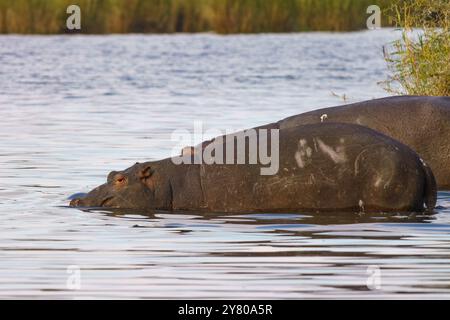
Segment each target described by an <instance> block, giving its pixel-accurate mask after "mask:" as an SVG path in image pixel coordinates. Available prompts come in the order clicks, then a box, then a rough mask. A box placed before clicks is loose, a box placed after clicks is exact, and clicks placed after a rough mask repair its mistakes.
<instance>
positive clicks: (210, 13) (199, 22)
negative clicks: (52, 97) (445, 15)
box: [0, 0, 390, 34]
mask: <svg viewBox="0 0 450 320" xmlns="http://www.w3.org/2000/svg"><path fill="white" fill-rule="evenodd" d="M389 2H390V1H389V0H76V1H74V0H0V33H44V34H45V33H63V32H66V28H65V20H66V18H67V14H66V8H67V6H68V5H70V4H77V5H79V6H80V8H81V11H82V30H81V32H83V33H129V32H139V33H141V32H148V33H172V32H205V31H213V32H217V33H224V34H226V33H259V32H298V31H321V30H322V31H350V30H358V29H363V28H365V23H366V19H367V14H366V8H367V7H368V6H369V5H371V4H378V5H380V7H386V6H387V5H388V4H389Z"/></svg>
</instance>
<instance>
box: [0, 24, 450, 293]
mask: <svg viewBox="0 0 450 320" xmlns="http://www.w3.org/2000/svg"><path fill="white" fill-rule="evenodd" d="M398 36H399V35H398V34H396V33H394V32H393V31H389V30H383V31H373V32H359V33H348V34H328V33H304V34H292V35H258V36H255V35H252V36H247V35H245V36H226V37H224V36H216V35H209V34H203V35H170V36H166V35H163V36H141V35H129V36H116V35H113V36H78V35H68V36H32V37H31V36H27V37H26V36H0V142H1V145H0V208H1V219H0V297H1V298H18V297H21V298H330V297H338V298H400V297H406V298H408V297H411V298H449V297H450V295H449V294H450V268H449V263H450V209H446V208H447V207H449V206H450V194H446V193H440V195H439V201H438V202H439V203H438V204H439V206H440V208H439V209H438V210H437V211H436V212H437V213H436V214H435V215H432V216H417V215H414V214H411V215H395V214H394V215H378V216H369V215H367V214H339V213H336V214H333V215H331V214H330V215H310V214H306V213H293V214H285V215H279V214H270V213H267V214H247V215H246V214H243V215H206V216H205V215H201V214H198V213H196V212H191V213H170V212H157V213H154V214H147V215H145V214H140V213H142V212H128V213H127V212H125V213H124V212H122V213H120V214H119V213H111V212H106V211H96V212H95V211H94V212H87V211H80V210H77V209H73V208H68V207H66V205H67V197H68V196H70V195H71V194H73V193H75V192H82V191H88V190H89V189H90V188H92V187H93V186H96V185H98V184H100V183H103V182H104V180H105V176H106V174H107V173H108V172H109V171H110V170H112V169H124V168H126V167H128V166H130V165H132V164H133V163H134V162H136V161H145V160H154V159H158V158H162V157H166V156H168V155H170V153H171V150H172V148H173V146H174V145H175V142H173V141H171V140H170V134H171V133H172V132H173V130H175V129H188V130H193V126H194V121H202V122H203V126H204V127H205V129H211V128H219V129H228V128H234V129H242V128H249V127H253V126H256V125H261V124H265V123H267V122H271V121H274V120H279V119H281V118H283V117H285V116H289V115H292V114H297V113H301V112H303V111H307V110H312V109H316V108H319V107H325V106H331V105H338V104H342V103H344V101H343V99H342V98H341V97H337V96H335V95H333V93H335V94H337V95H340V96H342V95H344V94H345V96H346V97H347V98H348V99H349V100H348V101H350V102H353V101H358V100H366V99H371V98H374V97H381V96H384V95H386V93H385V92H384V91H383V89H382V87H380V85H378V84H377V82H379V81H381V80H383V79H385V78H386V75H387V69H386V65H385V62H384V61H383V55H382V45H383V44H387V43H388V42H389V41H391V40H393V39H394V38H396V37H398ZM393 121H395V119H393ZM197 138H198V139H199V140H201V138H202V137H197ZM203 138H209V137H203ZM78 268H79V269H78ZM78 270H79V275H80V281H79V282H78V281H77V279H78V278H77V277H76V276H77V274H78Z"/></svg>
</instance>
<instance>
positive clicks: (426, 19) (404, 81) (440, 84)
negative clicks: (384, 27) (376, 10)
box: [384, 0, 450, 96]
mask: <svg viewBox="0 0 450 320" xmlns="http://www.w3.org/2000/svg"><path fill="white" fill-rule="evenodd" d="M388 14H389V15H391V16H392V18H393V20H394V21H395V23H396V24H397V26H398V27H401V28H402V37H401V39H398V40H396V41H394V42H393V43H392V44H391V45H390V46H388V47H387V48H386V49H385V59H386V61H387V63H388V66H389V69H390V71H391V73H390V76H389V78H388V80H387V81H385V82H384V84H385V87H386V89H387V90H388V91H390V92H393V93H400V94H411V95H428V96H450V2H449V1H448V0H414V1H413V0H402V1H398V0H397V2H396V3H394V4H393V5H392V7H391V8H389V10H388ZM413 28H420V29H421V33H420V34H417V32H416V33H414V32H412V30H413ZM416 31H417V30H416Z"/></svg>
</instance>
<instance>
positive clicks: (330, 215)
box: [69, 207, 442, 225]
mask: <svg viewBox="0 0 450 320" xmlns="http://www.w3.org/2000/svg"><path fill="white" fill-rule="evenodd" d="M69 208H70V207H69ZM441 208H442V207H440V208H437V209H441ZM72 209H73V208H72ZM77 209H78V210H81V211H84V212H89V213H92V214H95V213H100V214H104V215H107V216H110V217H117V218H128V217H130V216H138V217H141V218H142V219H149V220H152V219H160V218H161V217H167V218H169V217H177V218H178V219H180V220H185V219H183V217H186V218H189V219H192V218H195V219H196V220H203V221H215V220H220V221H224V222H225V223H230V224H233V223H239V224H249V225H274V224H277V225H343V224H361V223H431V222H432V221H433V220H435V217H436V215H437V214H438V211H434V212H433V213H431V214H430V213H422V212H409V213H405V212H401V213H400V212H380V213H363V212H325V213H310V212H308V213H247V214H245V213H238V214H233V213H212V212H196V211H163V210H151V209H122V208H120V209H119V208H77Z"/></svg>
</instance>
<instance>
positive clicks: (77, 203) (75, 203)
mask: <svg viewBox="0 0 450 320" xmlns="http://www.w3.org/2000/svg"><path fill="white" fill-rule="evenodd" d="M80 202H81V199H80V198H75V199H72V200H71V201H70V206H71V207H79V206H81V204H80Z"/></svg>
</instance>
